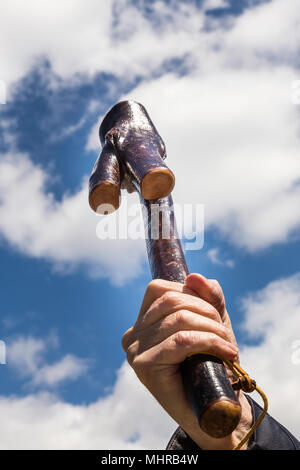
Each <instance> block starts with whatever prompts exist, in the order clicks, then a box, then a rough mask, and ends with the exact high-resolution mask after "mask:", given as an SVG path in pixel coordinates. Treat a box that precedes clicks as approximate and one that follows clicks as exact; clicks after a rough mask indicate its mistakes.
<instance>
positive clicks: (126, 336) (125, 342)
mask: <svg viewBox="0 0 300 470" xmlns="http://www.w3.org/2000/svg"><path fill="white" fill-rule="evenodd" d="M132 330H133V328H129V329H128V330H127V331H125V333H124V334H123V336H122V341H121V344H122V348H123V349H124V351H125V352H126V351H127V348H128V346H129V343H130V338H131V333H132Z"/></svg>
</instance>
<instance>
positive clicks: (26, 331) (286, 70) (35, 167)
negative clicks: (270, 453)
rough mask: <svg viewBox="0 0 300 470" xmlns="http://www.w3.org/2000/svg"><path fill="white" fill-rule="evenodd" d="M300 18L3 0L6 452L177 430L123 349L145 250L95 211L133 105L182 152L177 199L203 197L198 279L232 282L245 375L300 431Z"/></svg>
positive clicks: (241, 9) (193, 267) (145, 271)
mask: <svg viewBox="0 0 300 470" xmlns="http://www.w3.org/2000/svg"><path fill="white" fill-rule="evenodd" d="M299 21H300V10H299V5H298V1H297V0H271V1H259V0H256V1H254V0H243V1H241V0H239V1H234V0H206V1H200V0H199V1H196V0H194V1H179V0H178V1H175V0H169V1H164V2H163V1H155V0H151V1H150V0H149V1H146V0H144V1H133V0H132V1H131V0H85V1H83V0H72V1H71V0H64V1H63V2H47V1H44V0H28V1H26V2H23V1H21V0H10V1H3V2H2V3H1V6H0V79H1V80H3V81H4V82H5V84H6V92H7V96H6V104H1V105H0V242H1V245H0V250H1V267H2V269H1V271H0V276H1V282H0V292H1V307H0V312H1V314H0V339H1V340H3V341H5V343H6V347H7V358H6V360H7V364H6V365H0V383H1V389H0V393H1V396H0V416H1V425H0V446H1V448H3V449H8V448H12V449H14V448H18V449H38V448H41V449H46V448H50V449H90V448H93V449H130V448H136V449H141V448H146V449H147V448H160V449H162V448H165V445H166V443H167V441H168V439H169V437H170V435H171V433H172V432H173V430H174V429H175V427H176V425H175V423H174V422H172V420H171V419H170V418H169V417H168V416H167V415H166V414H165V413H164V411H163V410H161V409H160V407H159V406H158V405H157V404H156V402H155V401H154V399H153V398H152V397H151V395H150V394H149V393H148V392H147V391H146V390H145V389H144V388H143V387H142V385H140V384H139V382H138V381H137V379H136V378H135V377H134V374H133V373H132V371H131V370H130V369H129V367H128V366H127V364H126V363H125V362H124V361H125V357H124V353H123V351H122V348H121V344H120V341H121V336H122V334H123V332H124V331H125V330H126V329H127V328H128V327H129V326H131V325H132V324H133V323H134V321H135V318H136V316H137V313H138V310H139V306H140V303H141V300H142V297H143V293H144V289H145V287H146V285H147V283H148V282H149V280H150V273H149V267H148V263H147V259H146V253H145V246H144V242H143V240H99V239H98V238H97V236H96V230H97V224H98V222H99V220H100V219H99V216H96V215H95V214H93V213H92V212H91V210H90V209H89V207H88V203H87V179H88V175H89V174H90V172H91V169H92V167H93V164H94V161H95V158H96V157H97V153H98V152H99V148H100V146H99V142H98V136H97V128H98V126H99V122H100V121H101V119H102V117H103V116H104V114H105V113H106V112H107V110H108V109H109V108H110V107H111V106H112V105H113V104H114V103H115V102H117V101H119V100H122V99H124V98H126V99H127V98H130V99H134V100H137V101H139V102H141V103H142V104H143V105H144V106H145V107H146V109H147V110H148V112H149V114H150V116H151V118H152V120H153V121H154V123H155V125H156V127H157V128H158V130H159V132H160V134H161V135H162V137H163V139H164V141H165V143H166V146H167V153H168V164H169V166H170V167H171V168H172V170H173V171H174V173H175V176H176V187H175V190H174V199H175V201H176V202H177V203H182V204H184V203H193V204H195V203H200V204H204V207H205V243H204V247H203V249H202V250H197V251H188V252H187V253H186V254H187V261H188V264H189V267H190V271H192V272H201V273H203V274H204V275H206V276H208V277H213V278H217V279H218V280H219V282H220V283H221V285H222V286H223V288H224V291H225V295H226V299H227V305H228V309H229V312H230V314H231V316H232V320H233V326H234V329H235V333H236V336H237V339H238V342H239V344H240V349H241V364H242V366H243V367H244V368H246V370H247V371H248V372H249V373H250V375H252V376H253V377H254V378H255V379H256V380H257V382H258V383H259V385H260V386H261V387H262V388H263V389H264V390H265V391H266V392H267V394H268V396H269V401H270V413H271V414H272V415H273V416H274V417H275V418H277V419H278V420H279V421H280V422H281V423H282V424H283V425H285V426H286V427H287V428H288V429H289V430H290V431H291V432H293V433H294V434H295V435H296V436H297V437H298V438H300V410H299V409H298V408H297V402H298V396H299V386H300V378H299V374H300V268H299V265H300V256H299V248H300V237H299V226H300V204H299V199H300V157H299V148H300V115H299V109H300V108H299V105H297V96H295V89H294V88H293V84H294V83H295V81H296V80H299V79H300V72H299V52H300V51H299V48H300V29H299V26H298V25H299ZM296 91H297V90H296ZM126 198H127V199H126ZM124 200H126V202H127V204H128V205H130V204H133V203H135V202H137V198H136V196H135V195H131V196H130V197H129V196H126V195H123V201H124ZM120 210H121V211H123V212H124V210H125V209H124V206H123V207H122V208H121V209H120ZM257 401H259V398H257Z"/></svg>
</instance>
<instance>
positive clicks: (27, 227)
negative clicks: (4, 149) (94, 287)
mask: <svg viewBox="0 0 300 470" xmlns="http://www.w3.org/2000/svg"><path fill="white" fill-rule="evenodd" d="M174 5H175V4H174V3H171V5H170V6H168V5H166V4H164V3H163V2H155V3H154V4H153V11H154V13H153V15H154V16H155V15H156V18H157V19H159V20H160V21H159V23H158V24H156V25H155V24H154V23H152V22H151V21H149V20H147V19H146V18H145V17H144V16H143V14H142V12H141V11H140V10H136V8H135V7H133V6H129V5H128V3H127V2H126V1H125V0H124V1H123V0H122V1H121V0H119V1H118V2H117V3H116V6H117V7H116V8H115V9H114V12H115V13H114V14H115V17H114V20H115V23H116V24H115V26H114V28H115V29H114V34H112V32H113V28H112V27H111V22H112V19H113V13H112V2H110V1H105V2H98V1H95V0H89V1H88V2H81V1H80V0H76V1H75V2H73V1H72V2H71V1H68V0H67V1H66V2H63V3H62V2H61V4H60V5H59V6H58V7H57V6H56V7H55V8H54V7H53V6H51V5H50V4H49V3H47V8H46V7H45V2H41V1H38V2H37V1H34V0H29V1H28V2H26V9H25V7H24V5H23V3H22V2H19V1H17V0H12V1H11V2H9V3H6V5H5V7H3V6H2V9H3V15H1V16H0V26H1V27H0V31H1V33H0V35H1V34H7V38H8V39H9V38H10V39H11V41H8V42H7V41H6V43H5V42H4V41H2V42H1V41H0V44H2V45H3V44H6V47H5V50H4V51H3V54H2V56H1V54H0V57H2V61H3V63H2V70H4V71H6V73H7V74H8V78H7V80H17V79H19V78H20V77H21V76H23V75H24V74H25V73H26V72H27V71H28V70H29V67H31V65H32V64H33V63H34V61H35V60H36V59H37V58H38V57H41V56H42V57H45V58H48V60H49V61H50V63H51V66H52V69H53V71H54V72H55V73H56V74H57V75H58V76H59V77H60V78H61V79H63V80H66V79H68V80H70V79H71V78H74V79H75V78H76V79H78V80H80V79H83V77H84V76H86V75H85V74H88V75H92V74H94V73H96V72H99V71H110V72H113V73H115V74H116V75H118V76H119V77H121V78H122V80H124V79H125V80H127V79H128V80H131V78H132V77H133V76H137V75H140V76H141V77H144V80H143V81H142V82H141V84H140V85H139V86H138V87H137V88H136V89H135V90H133V91H132V92H131V93H130V94H129V95H127V97H130V98H133V99H136V100H138V101H140V102H142V103H143V104H144V105H145V106H146V108H147V109H148V111H149V113H150V116H151V117H152V118H153V121H154V123H155V124H156V126H157V128H158V129H159V131H160V133H161V135H162V137H163V139H164V140H165V142H166V144H167V150H168V154H169V159H168V160H167V162H168V163H169V165H170V167H171V168H172V169H173V170H174V172H175V175H176V187H175V191H174V196H175V197H174V201H175V202H176V203H204V204H205V218H206V227H207V228H209V227H214V228H216V229H217V230H219V231H220V232H221V234H222V235H223V236H225V237H227V239H229V240H230V241H231V242H232V243H233V244H235V245H237V246H239V247H242V248H243V249H246V250H248V251H255V250H259V249H263V248H265V247H268V246H270V245H272V244H274V243H278V242H287V241H288V240H289V237H290V235H291V233H294V232H295V230H296V229H297V228H298V227H299V224H300V213H299V204H298V201H299V196H300V186H299V178H300V159H299V113H298V108H297V106H293V105H292V104H291V96H290V93H291V83H292V81H293V80H294V79H295V77H296V76H297V69H296V68H295V58H296V56H295V53H294V50H295V47H296V45H295V44H298V43H299V41H297V40H296V39H297V34H298V32H299V31H298V30H299V28H298V29H297V30H296V29H295V23H296V22H297V21H298V18H299V15H300V10H299V9H298V7H297V3H296V1H295V0H284V1H283V0H273V1H272V2H268V3H265V4H263V5H261V6H259V7H255V8H252V9H250V10H246V11H245V13H244V14H243V15H241V16H239V17H237V18H231V19H230V20H229V22H228V21H226V23H225V24H224V22H220V21H218V22H217V23H214V28H213V29H210V30H209V31H207V30H204V29H203V28H202V26H203V25H204V23H205V17H204V11H203V10H196V9H195V6H193V5H191V4H185V3H181V2H180V4H178V8H174ZM176 5H177V3H176ZM207 5H208V4H207ZM207 5H206V8H208V6H207ZM16 6H18V7H19V8H18V9H17V10H16V9H15V8H16ZM25 10H26V11H25ZM15 11H18V12H19V16H16V15H15ZM22 12H23V16H22V15H21V13H22ZM99 13H101V14H99ZM24 17H26V18H27V17H28V18H30V21H28V22H26V21H24ZM33 18H34V21H33ZM206 21H207V20H206ZM2 23H3V24H2ZM283 23H284V25H283ZM247 25H252V26H251V27H250V26H249V27H248V26H247ZM254 25H255V28H254ZM256 25H258V31H259V34H256V33H255V34H253V31H256V30H257V28H256ZM53 30H55V31H56V34H55V35H54V36H53ZM269 30H270V31H271V32H272V38H273V42H272V41H269V40H268V37H269V36H268V34H265V32H266V33H267V32H269ZM14 31H18V35H14ZM66 31H67V34H66ZM296 31H298V32H297V33H296ZM116 33H118V34H116ZM250 33H251V34H250ZM295 34H296V35H295ZM254 37H255V39H253V40H252V39H251V38H254ZM37 38H38V40H37ZM264 38H265V41H264ZM21 43H22V44H21ZM274 44H275V46H274V47H273V45H274ZM279 44H280V45H281V46H280V47H279ZM0 47H1V46H0ZM2 47H4V46H2ZM275 50H276V51H277V53H276V57H275V56H274V51H275ZM175 56H177V57H184V56H185V57H187V56H188V57H189V61H188V64H189V66H190V67H191V69H190V72H189V73H188V74H186V75H184V76H178V75H177V74H175V73H173V74H172V73H168V74H163V75H162V76H160V77H159V78H157V79H150V78H149V77H150V76H151V73H152V72H153V71H154V70H156V71H157V69H160V65H161V64H162V63H163V62H164V60H166V59H170V58H172V57H175ZM160 70H161V71H162V69H160ZM78 74H79V75H78ZM80 74H81V75H80ZM82 74H83V75H82ZM130 77H131V78H130ZM96 105H97V104H95V102H93V103H92V105H91V106H92V108H93V107H95V106H96ZM79 124H80V121H79V123H78V125H79ZM97 128H98V123H95V125H94V127H93V129H92V131H91V133H90V135H89V137H88V141H87V144H86V148H87V150H95V149H99V143H98V135H97V130H98V129H97ZM72 130H73V129H72V128H69V129H67V132H71V131H72ZM11 153H12V152H11ZM187 162H188V164H187ZM1 170H2V171H1V176H0V196H1V200H2V205H1V207H0V215H1V219H0V231H1V233H2V235H3V236H4V237H5V238H6V239H7V240H9V242H10V243H11V244H12V245H14V246H15V247H16V248H17V249H19V250H20V251H21V252H23V253H25V254H27V255H29V256H33V257H43V258H46V259H48V260H50V261H51V262H53V263H54V264H55V266H56V267H59V266H60V265H63V266H66V265H68V266H72V265H78V264H83V265H86V266H88V270H89V272H90V274H93V275H94V276H108V277H110V278H112V279H113V281H114V282H119V283H120V282H123V281H124V280H125V279H130V278H133V277H135V276H136V275H138V274H139V273H140V272H141V265H142V263H143V262H144V260H145V248H144V243H143V241H140V242H141V243H139V241H133V242H132V243H131V242H129V241H128V240H126V241H124V243H123V242H122V241H118V242H116V240H105V241H101V243H100V242H99V240H97V238H96V237H95V235H94V234H95V225H96V219H95V216H94V215H93V214H92V213H91V212H90V211H89V209H87V194H86V182H84V183H83V186H82V188H81V189H80V190H79V191H78V192H77V193H76V194H73V195H69V194H65V196H64V198H63V200H62V201H61V202H58V201H56V200H55V199H54V197H53V196H52V195H51V194H50V193H48V192H46V191H45V183H46V175H45V173H43V172H42V170H41V169H40V168H38V167H36V166H34V165H33V164H32V163H31V162H30V160H29V158H28V157H26V156H24V155H12V154H11V155H6V156H5V155H3V156H2V163H1ZM133 198H134V196H133Z"/></svg>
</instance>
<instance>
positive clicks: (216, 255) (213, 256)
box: [207, 248, 234, 268]
mask: <svg viewBox="0 0 300 470" xmlns="http://www.w3.org/2000/svg"><path fill="white" fill-rule="evenodd" d="M207 257H208V258H209V260H210V261H211V262H212V263H213V264H219V265H220V266H227V267H228V268H232V267H233V266H234V261H233V260H231V259H224V257H223V258H222V256H221V254H220V250H219V248H211V249H210V250H208V251H207Z"/></svg>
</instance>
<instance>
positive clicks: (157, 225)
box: [140, 195, 241, 438]
mask: <svg viewBox="0 0 300 470" xmlns="http://www.w3.org/2000/svg"><path fill="white" fill-rule="evenodd" d="M140 199H141V203H142V207H143V215H144V223H145V234H146V246H147V252H148V258H149V264H150V268H151V272H152V277H153V279H166V280H169V281H176V282H181V283H184V281H185V278H186V276H187V274H188V268H187V265H186V261H185V257H184V254H183V251H182V247H181V243H180V240H179V239H178V237H177V233H176V224H175V216H174V210H173V201H172V197H171V196H168V197H166V198H163V199H156V200H152V201H146V200H145V199H144V198H143V197H142V195H140ZM181 372H182V378H183V383H184V388H185V392H186V395H187V397H188V400H189V402H190V405H191V407H192V409H193V411H194V413H195V416H196V417H197V420H198V422H199V425H200V427H201V429H202V430H203V431H204V432H206V433H207V434H209V435H210V436H212V437H217V438H221V437H225V436H227V435H229V434H231V433H232V431H233V430H234V429H235V428H236V426H237V424H238V422H239V420H240V416H241V407H240V404H239V402H238V400H237V398H236V395H235V393H234V390H233V388H232V386H231V384H230V381H229V379H228V376H227V373H226V370H225V367H224V365H223V362H222V361H221V360H220V359H218V358H212V356H208V355H205V354H196V355H194V356H191V357H190V358H188V359H186V360H185V361H184V362H183V363H182V365H181Z"/></svg>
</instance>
